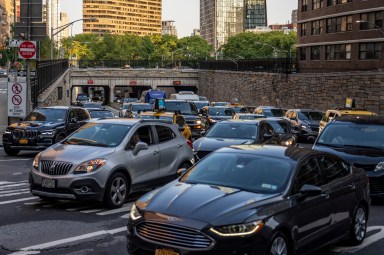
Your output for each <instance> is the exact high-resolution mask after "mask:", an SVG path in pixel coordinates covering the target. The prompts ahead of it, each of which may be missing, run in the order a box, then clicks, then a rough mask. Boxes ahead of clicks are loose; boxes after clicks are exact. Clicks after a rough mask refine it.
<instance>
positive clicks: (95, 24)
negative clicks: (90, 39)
mask: <svg viewBox="0 0 384 255" xmlns="http://www.w3.org/2000/svg"><path fill="white" fill-rule="evenodd" d="M161 9H162V0H146V1H132V0H109V1H100V0H83V18H84V19H85V20H84V21H83V32H84V33H93V34H103V33H111V34H124V33H129V34H136V35H142V36H145V35H152V34H161V28H162V26H161V25H162V24H161ZM92 18H95V20H91V19H92Z"/></svg>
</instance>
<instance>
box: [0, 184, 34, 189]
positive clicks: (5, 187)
mask: <svg viewBox="0 0 384 255" xmlns="http://www.w3.org/2000/svg"><path fill="white" fill-rule="evenodd" d="M28 185H29V184H28V183H19V184H9V185H4V186H0V190H5V189H7V188H12V187H20V186H28Z"/></svg>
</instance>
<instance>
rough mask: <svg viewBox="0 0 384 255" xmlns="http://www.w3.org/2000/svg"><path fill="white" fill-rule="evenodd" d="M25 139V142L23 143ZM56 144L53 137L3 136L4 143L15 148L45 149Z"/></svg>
mask: <svg viewBox="0 0 384 255" xmlns="http://www.w3.org/2000/svg"><path fill="white" fill-rule="evenodd" d="M21 140H24V142H25V144H22V143H21ZM53 144H54V138H53V137H40V136H38V137H35V138H27V139H24V138H20V139H17V138H14V137H10V136H5V135H4V136H3V145H5V146H8V147H10V148H11V149H15V150H45V149H46V148H48V147H49V146H51V145H53Z"/></svg>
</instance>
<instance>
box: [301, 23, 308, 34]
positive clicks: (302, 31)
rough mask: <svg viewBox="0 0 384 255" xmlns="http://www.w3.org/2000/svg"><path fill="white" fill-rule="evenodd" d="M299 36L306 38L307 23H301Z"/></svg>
mask: <svg viewBox="0 0 384 255" xmlns="http://www.w3.org/2000/svg"><path fill="white" fill-rule="evenodd" d="M300 36H307V23H301V31H300Z"/></svg>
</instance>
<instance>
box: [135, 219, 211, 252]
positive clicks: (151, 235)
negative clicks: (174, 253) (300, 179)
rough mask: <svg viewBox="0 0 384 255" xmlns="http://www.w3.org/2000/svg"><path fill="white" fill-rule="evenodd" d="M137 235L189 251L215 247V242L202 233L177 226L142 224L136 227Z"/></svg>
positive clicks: (154, 223) (155, 223) (152, 223)
mask: <svg viewBox="0 0 384 255" xmlns="http://www.w3.org/2000/svg"><path fill="white" fill-rule="evenodd" d="M136 232H137V235H138V236H139V237H140V238H142V239H145V240H149V241H152V242H154V243H157V244H160V245H165V246H171V247H177V248H183V249H189V250H207V249H210V248H211V246H212V245H213V240H212V239H210V238H208V237H207V236H206V235H204V234H203V233H201V232H200V231H197V230H194V229H189V228H183V227H179V226H175V225H169V224H163V223H157V222H142V223H139V225H137V226H136Z"/></svg>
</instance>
